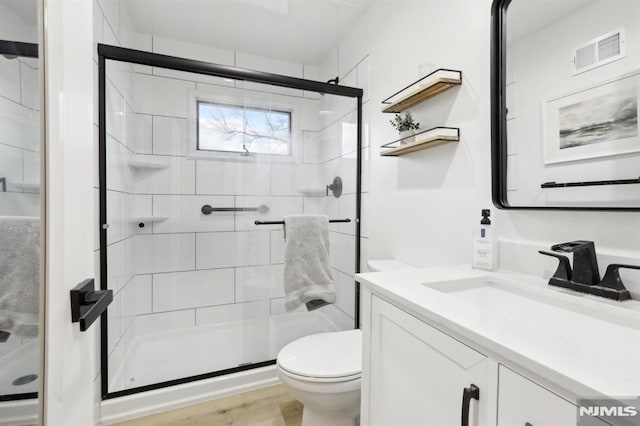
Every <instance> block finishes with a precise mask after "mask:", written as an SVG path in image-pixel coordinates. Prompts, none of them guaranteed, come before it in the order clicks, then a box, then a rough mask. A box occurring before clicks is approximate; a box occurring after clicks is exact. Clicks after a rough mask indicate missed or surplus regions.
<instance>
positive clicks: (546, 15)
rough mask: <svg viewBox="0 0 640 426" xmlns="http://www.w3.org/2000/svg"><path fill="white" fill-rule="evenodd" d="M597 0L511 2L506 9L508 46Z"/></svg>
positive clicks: (519, 0) (523, 0) (516, 0)
mask: <svg viewBox="0 0 640 426" xmlns="http://www.w3.org/2000/svg"><path fill="white" fill-rule="evenodd" d="M595 1H598V0H513V1H512V2H511V4H510V5H509V8H508V9H507V35H508V41H507V42H508V44H511V43H514V42H516V41H518V40H520V39H522V38H524V37H526V36H528V35H529V34H532V33H535V32H537V31H539V30H541V29H542V28H544V27H547V26H549V25H551V24H553V23H554V22H556V21H559V20H560V19H562V18H564V17H565V16H568V15H570V14H571V13H573V11H575V10H578V9H582V8H584V7H586V6H587V5H589V4H591V3H594V2H595Z"/></svg>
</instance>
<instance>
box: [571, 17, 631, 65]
mask: <svg viewBox="0 0 640 426" xmlns="http://www.w3.org/2000/svg"><path fill="white" fill-rule="evenodd" d="M625 46H626V44H625V30H624V28H621V29H619V30H616V31H611V32H610V33H607V34H603V35H601V36H600V37H598V38H596V39H594V40H591V41H589V42H588V43H585V44H582V45H580V46H578V47H577V48H576V49H575V50H574V51H573V70H572V75H576V74H580V73H582V72H585V71H589V70H592V69H594V68H597V67H599V66H602V65H605V64H608V63H610V62H613V61H617V60H618V59H622V58H624V57H625V56H627V54H626V49H625Z"/></svg>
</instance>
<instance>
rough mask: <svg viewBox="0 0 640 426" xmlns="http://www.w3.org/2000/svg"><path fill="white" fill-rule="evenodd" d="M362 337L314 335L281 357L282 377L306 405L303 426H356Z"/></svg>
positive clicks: (351, 332)
mask: <svg viewBox="0 0 640 426" xmlns="http://www.w3.org/2000/svg"><path fill="white" fill-rule="evenodd" d="M361 372H362V333H361V332H360V330H348V331H336V332H331V333H320V334H312V335H310V336H306V337H302V338H300V339H298V340H295V341H293V342H291V343H289V344H288V345H287V346H285V347H284V348H282V350H281V351H280V353H279V354H278V377H279V378H280V381H281V382H282V383H283V384H284V385H285V386H286V387H287V388H288V390H289V392H291V394H292V395H293V397H294V398H295V399H297V400H298V401H300V402H301V403H302V404H303V405H304V411H303V413H302V426H329V425H331V426H354V425H357V424H358V423H357V418H358V416H359V415H360V374H361Z"/></svg>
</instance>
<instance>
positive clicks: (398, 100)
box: [382, 68, 462, 113]
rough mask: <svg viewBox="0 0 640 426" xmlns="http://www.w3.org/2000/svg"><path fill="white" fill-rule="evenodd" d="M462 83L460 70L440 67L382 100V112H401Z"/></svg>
mask: <svg viewBox="0 0 640 426" xmlns="http://www.w3.org/2000/svg"><path fill="white" fill-rule="evenodd" d="M461 84H462V71H459V70H450V69H445V68H440V69H437V70H435V71H434V72H432V73H431V74H429V75H427V76H425V77H423V78H421V79H420V80H418V81H416V82H414V83H411V84H410V85H409V86H407V87H405V88H404V89H402V90H400V91H398V92H396V93H394V94H393V95H391V96H389V97H388V98H387V99H385V100H384V101H382V104H383V106H382V112H396V113H398V112H402V111H405V110H406V109H409V108H411V107H412V106H414V105H417V104H419V103H421V102H424V101H426V100H427V99H429V98H433V97H434V96H436V95H439V94H440V93H442V92H444V91H447V90H449V89H451V88H452V87H455V86H460V85H461Z"/></svg>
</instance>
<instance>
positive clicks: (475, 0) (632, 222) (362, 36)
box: [337, 0, 640, 278]
mask: <svg viewBox="0 0 640 426" xmlns="http://www.w3.org/2000/svg"><path fill="white" fill-rule="evenodd" d="M398 3H399V2H390V1H381V2H376V3H374V5H373V6H372V8H371V9H370V10H369V11H368V13H367V14H366V15H365V16H364V17H363V19H362V20H361V22H359V24H358V25H357V26H356V27H355V28H354V29H353V30H352V32H351V33H350V34H349V35H348V36H347V37H346V38H345V39H344V40H343V41H342V42H341V43H340V45H339V46H338V48H337V50H338V54H337V57H338V59H339V69H340V73H341V74H343V73H344V72H345V70H348V69H350V68H352V67H353V66H354V65H355V64H356V63H357V62H358V61H359V60H360V59H361V58H362V57H364V56H366V55H367V54H369V63H370V80H369V90H370V97H371V103H372V107H371V117H370V126H371V128H370V135H371V136H370V138H371V142H370V144H371V168H370V173H371V195H370V197H371V199H370V206H369V207H368V209H366V211H365V212H364V215H365V218H364V219H363V220H368V221H369V224H368V225H365V223H363V226H368V229H369V234H370V239H369V240H368V244H367V247H366V248H365V256H366V257H367V258H397V259H400V260H403V261H405V262H408V263H411V264H414V265H418V266H427V265H438V264H454V263H470V260H471V257H470V255H471V229H472V226H474V225H476V224H477V223H478V221H479V220H480V210H481V209H482V208H488V207H491V208H492V213H493V214H492V216H493V219H494V224H495V226H496V227H497V233H498V235H499V237H500V238H501V239H503V240H506V241H514V242H516V243H517V244H516V245H515V248H517V249H518V250H519V251H517V252H511V253H510V254H511V256H510V257H509V259H505V262H504V263H505V264H504V266H507V267H510V268H513V269H525V266H526V265H527V264H528V263H533V264H534V265H536V266H537V267H536V268H533V270H531V271H530V272H532V273H536V274H539V275H544V274H545V273H547V274H548V271H549V270H551V271H552V270H553V269H554V267H555V264H554V262H555V261H554V260H553V259H543V260H542V261H539V258H541V256H540V255H538V254H537V253H536V252H535V248H536V247H538V246H540V247H543V246H546V247H548V246H549V245H550V244H552V243H556V242H562V241H569V240H574V239H587V240H593V241H595V242H596V244H597V247H598V250H599V252H600V253H601V254H602V256H601V261H602V262H603V263H606V262H604V259H605V256H604V255H605V254H618V255H620V256H623V257H626V258H627V260H628V261H632V260H633V259H634V258H635V259H636V263H640V262H639V261H638V260H637V259H638V258H640V227H638V226H637V224H638V218H639V215H638V213H607V212H553V211H521V212H520V211H518V212H516V211H509V210H504V211H498V210H497V209H496V208H495V207H492V205H491V192H490V182H491V167H490V144H491V129H490V117H489V111H490V88H489V73H490V62H489V58H490V48H489V41H490V22H491V21H490V6H491V2H490V1H489V0H454V1H447V2H443V1H438V0H406V1H403V2H402V7H399V5H398ZM425 62H426V63H434V64H436V66H438V67H445V68H457V69H460V70H462V71H463V84H462V86H461V87H460V88H457V89H453V90H450V91H448V92H446V93H443V94H441V95H439V96H438V97H436V98H433V99H431V100H429V101H427V102H425V103H423V104H421V105H419V106H418V107H415V108H413V109H412V111H413V112H414V115H415V116H416V118H417V119H418V121H419V122H420V123H422V127H423V128H428V127H431V126H435V125H447V126H454V127H460V129H461V140H460V142H459V143H457V144H455V143H452V144H447V145H443V146H440V147H437V148H433V149H429V150H424V151H420V152H417V153H414V154H410V155H407V156H403V157H399V158H388V157H380V156H379V151H380V148H379V146H380V145H381V144H383V143H385V142H388V141H391V140H393V138H394V136H395V134H394V131H393V129H392V127H391V126H390V125H389V124H388V120H389V119H390V118H391V115H387V114H382V113H380V112H379V110H378V108H380V102H381V101H382V99H384V98H386V97H387V96H388V95H390V94H392V93H394V92H395V91H397V90H399V89H400V88H402V87H404V86H405V85H407V84H408V83H410V82H412V81H415V80H416V79H417V77H418V71H419V65H420V64H421V63H425ZM525 243H526V244H525ZM503 252H505V254H508V250H503ZM606 259H607V260H608V259H610V258H606ZM507 260H508V262H507ZM629 277H630V278H633V277H631V274H629Z"/></svg>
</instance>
